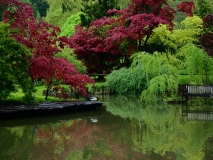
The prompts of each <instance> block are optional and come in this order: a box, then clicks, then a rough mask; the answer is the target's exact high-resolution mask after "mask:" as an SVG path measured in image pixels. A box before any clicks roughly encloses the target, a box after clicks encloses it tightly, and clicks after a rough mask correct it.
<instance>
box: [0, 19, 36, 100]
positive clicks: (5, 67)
mask: <svg viewBox="0 0 213 160" xmlns="http://www.w3.org/2000/svg"><path fill="white" fill-rule="evenodd" d="M11 32H12V30H11V29H10V27H9V26H8V25H6V24H4V23H0V34H1V37H0V64H1V65H0V100H4V99H6V98H7V97H8V96H9V95H10V93H11V92H15V91H16V90H17V86H20V87H21V88H22V90H23V92H24V93H25V97H24V99H25V101H26V102H29V103H31V102H32V101H33V96H32V93H33V91H34V89H33V83H32V81H31V78H30V77H29V74H28V71H29V62H28V61H27V59H26V56H28V57H29V56H30V55H29V52H28V50H27V49H26V47H25V46H24V45H22V44H20V43H18V42H17V41H16V40H15V39H13V38H11ZM30 101H31V102H30Z"/></svg>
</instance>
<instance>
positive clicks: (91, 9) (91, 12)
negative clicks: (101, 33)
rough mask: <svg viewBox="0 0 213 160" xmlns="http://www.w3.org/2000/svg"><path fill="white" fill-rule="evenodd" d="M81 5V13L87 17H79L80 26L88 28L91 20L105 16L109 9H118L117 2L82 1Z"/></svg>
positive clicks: (116, 0)
mask: <svg viewBox="0 0 213 160" xmlns="http://www.w3.org/2000/svg"><path fill="white" fill-rule="evenodd" d="M82 5H83V9H82V10H81V11H82V12H84V13H86V14H87V15H88V17H89V18H87V17H86V16H85V15H81V23H82V26H89V24H90V22H91V21H92V20H96V19H100V18H102V17H104V16H106V15H107V11H108V10H109V9H119V7H118V0H95V1H94V0H82Z"/></svg>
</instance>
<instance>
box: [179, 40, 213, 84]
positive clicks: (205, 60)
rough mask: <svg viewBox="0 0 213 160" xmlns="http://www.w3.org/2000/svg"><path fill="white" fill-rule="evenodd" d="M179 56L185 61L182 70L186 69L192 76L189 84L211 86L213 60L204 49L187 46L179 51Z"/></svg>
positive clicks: (191, 45)
mask: <svg viewBox="0 0 213 160" xmlns="http://www.w3.org/2000/svg"><path fill="white" fill-rule="evenodd" d="M177 56H178V58H180V59H182V61H183V63H182V65H181V67H182V69H183V68H184V69H185V70H186V71H187V74H189V75H190V81H189V82H188V83H202V84H211V83H212V82H213V80H212V79H211V78H212V77H211V76H210V75H212V74H213V68H212V67H213V58H212V57H210V56H208V54H207V53H206V52H205V51H204V50H203V49H200V48H198V47H196V46H195V45H193V44H187V45H185V46H184V47H182V48H181V49H180V50H179V52H178V53H177ZM197 75H198V76H197ZM200 77H201V78H200Z"/></svg>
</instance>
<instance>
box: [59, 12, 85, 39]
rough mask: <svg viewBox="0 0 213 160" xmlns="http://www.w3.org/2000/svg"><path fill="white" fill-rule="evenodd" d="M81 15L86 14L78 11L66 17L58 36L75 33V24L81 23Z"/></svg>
mask: <svg viewBox="0 0 213 160" xmlns="http://www.w3.org/2000/svg"><path fill="white" fill-rule="evenodd" d="M81 15H85V18H86V17H87V15H86V14H85V13H83V12H78V13H76V14H72V15H71V16H70V17H69V18H67V19H66V22H65V23H64V25H63V27H62V28H61V34H60V36H66V37H69V36H71V35H73V34H74V33H75V26H76V25H80V24H81Z"/></svg>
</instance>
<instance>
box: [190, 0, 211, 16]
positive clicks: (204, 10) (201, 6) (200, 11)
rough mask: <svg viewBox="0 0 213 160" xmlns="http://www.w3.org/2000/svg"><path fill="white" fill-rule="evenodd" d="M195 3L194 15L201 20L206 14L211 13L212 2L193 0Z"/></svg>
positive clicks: (209, 0) (208, 0)
mask: <svg viewBox="0 0 213 160" xmlns="http://www.w3.org/2000/svg"><path fill="white" fill-rule="evenodd" d="M194 2H195V7H196V10H195V12H194V13H195V15H197V16H199V17H201V18H203V17H204V16H205V15H206V14H212V13H213V3H212V0H194Z"/></svg>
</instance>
